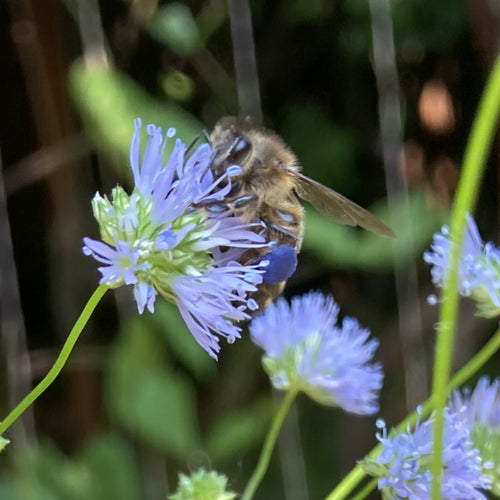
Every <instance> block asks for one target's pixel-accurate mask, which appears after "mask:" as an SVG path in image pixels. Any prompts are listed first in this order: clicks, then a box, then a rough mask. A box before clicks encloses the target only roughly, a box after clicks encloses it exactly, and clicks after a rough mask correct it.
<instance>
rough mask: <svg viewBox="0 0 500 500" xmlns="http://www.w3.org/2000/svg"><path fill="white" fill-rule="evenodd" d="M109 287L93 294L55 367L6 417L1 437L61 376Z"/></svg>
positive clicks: (1, 424)
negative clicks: (79, 338) (84, 329)
mask: <svg viewBox="0 0 500 500" xmlns="http://www.w3.org/2000/svg"><path fill="white" fill-rule="evenodd" d="M107 289H108V287H107V286H106V285H99V286H98V287H97V289H96V291H95V292H94V293H93V294H92V296H91V297H90V299H89V301H88V302H87V304H86V305H85V307H84V309H83V311H82V313H81V314H80V317H79V318H78V319H77V320H76V323H75V325H74V326H73V328H72V329H71V332H69V335H68V338H67V339H66V342H65V343H64V345H63V347H62V349H61V352H60V354H59V356H58V357H57V359H56V361H55V363H54V365H53V366H52V368H51V369H50V370H49V372H48V373H47V375H45V377H44V378H43V379H42V380H41V382H40V383H39V384H38V385H37V386H36V387H35V388H34V389H33V390H32V391H31V392H30V393H29V394H28V395H27V396H26V397H25V398H24V399H23V400H22V401H21V402H20V403H19V404H18V405H17V406H16V407H15V408H14V409H13V410H12V411H11V412H10V413H9V414H8V415H7V417H5V419H4V420H3V421H2V422H1V423H0V436H1V435H3V433H4V432H5V431H6V430H7V429H8V428H9V427H10V426H11V425H12V424H13V423H14V422H15V421H16V420H17V419H18V418H19V417H20V416H21V414H22V413H23V412H24V411H25V410H26V409H27V408H28V407H29V406H30V405H31V404H33V402H34V401H35V400H36V399H37V398H38V396H40V394H42V393H43V392H44V391H45V389H47V387H49V385H50V384H51V383H52V382H53V381H54V379H55V378H56V377H57V375H59V373H60V371H61V370H62V368H63V366H64V365H65V363H66V361H67V360H68V357H69V355H70V354H71V351H72V350H73V347H74V346H75V343H76V341H77V340H78V337H79V336H80V333H82V330H83V328H84V327H85V325H86V324H87V321H88V320H89V318H90V315H91V314H92V312H93V311H94V309H95V308H96V306H97V304H98V303H99V301H100V300H101V298H102V296H103V295H104V293H105V292H106V290H107Z"/></svg>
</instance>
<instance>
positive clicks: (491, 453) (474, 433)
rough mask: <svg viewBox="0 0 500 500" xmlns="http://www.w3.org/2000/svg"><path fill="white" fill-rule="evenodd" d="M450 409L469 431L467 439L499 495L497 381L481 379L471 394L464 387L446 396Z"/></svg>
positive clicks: (499, 401) (499, 381)
mask: <svg viewBox="0 0 500 500" xmlns="http://www.w3.org/2000/svg"><path fill="white" fill-rule="evenodd" d="M449 407H450V409H452V410H454V411H460V412H461V415H462V418H463V419H464V421H465V423H466V424H467V425H468V426H469V428H470V429H471V440H472V442H473V443H474V446H475V447H476V448H477V449H478V450H479V453H480V454H481V458H482V459H483V462H484V463H485V465H486V467H485V471H484V472H485V474H488V475H489V476H490V478H491V481H492V483H491V490H492V492H493V493H494V494H495V495H497V496H500V379H495V380H494V381H493V382H490V380H489V378H488V377H482V378H481V379H480V380H479V381H478V383H477V385H476V388H475V389H474V391H472V393H471V391H470V389H469V388H468V387H466V388H465V389H463V390H462V391H460V390H456V391H454V392H453V394H452V395H451V396H450V402H449Z"/></svg>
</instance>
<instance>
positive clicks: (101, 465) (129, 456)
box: [81, 434, 141, 500]
mask: <svg viewBox="0 0 500 500" xmlns="http://www.w3.org/2000/svg"><path fill="white" fill-rule="evenodd" d="M81 461H82V462H83V464H85V468H86V470H87V474H88V477H89V483H90V484H89V490H88V491H89V492H88V494H87V498H92V500H108V499H109V498H119V499H120V500H137V499H139V498H141V488H140V476H139V472H138V468H137V465H136V463H135V461H134V456H133V453H132V450H131V449H130V447H129V446H128V445H127V444H126V443H125V442H124V440H123V439H121V438H120V437H118V436H116V435H111V434H110V435H102V436H99V437H98V438H95V439H94V440H93V441H92V442H91V443H90V444H89V445H88V446H87V448H86V450H85V451H84V452H83V453H82V455H81Z"/></svg>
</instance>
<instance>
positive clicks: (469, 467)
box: [361, 410, 490, 500]
mask: <svg viewBox="0 0 500 500" xmlns="http://www.w3.org/2000/svg"><path fill="white" fill-rule="evenodd" d="M444 412H445V414H444V416H445V429H444V449H443V478H442V486H441V494H442V498H443V500H457V499H464V500H466V499H467V500H486V496H485V495H484V494H483V493H482V492H481V491H480V490H481V489H484V490H488V489H489V488H490V480H489V478H488V476H487V475H485V474H483V464H482V460H481V457H480V455H479V451H478V450H477V449H476V448H474V445H473V444H472V441H471V439H470V429H469V427H468V426H467V425H465V424H464V422H463V419H462V417H461V415H460V412H452V411H449V410H444ZM432 423H433V418H432V417H431V418H429V419H427V420H426V421H424V422H420V421H418V422H417V424H416V427H415V429H414V430H413V431H411V430H410V429H408V430H407V431H406V432H402V433H400V434H393V433H391V434H390V435H388V434H387V427H386V425H385V422H384V421H383V420H378V421H377V427H378V428H379V429H380V430H381V432H379V433H377V439H378V440H379V441H380V443H381V444H382V451H381V452H380V454H379V456H378V457H377V458H373V459H365V460H364V461H363V462H362V463H361V465H362V466H363V468H364V469H365V471H366V472H367V473H368V474H370V475H372V476H375V477H377V478H378V488H379V490H380V491H381V492H382V498H384V499H399V498H409V499H414V500H428V499H429V498H430V492H431V482H432V477H431V473H430V470H429V465H430V463H431V459H432V451H433V441H432V435H433V429H432Z"/></svg>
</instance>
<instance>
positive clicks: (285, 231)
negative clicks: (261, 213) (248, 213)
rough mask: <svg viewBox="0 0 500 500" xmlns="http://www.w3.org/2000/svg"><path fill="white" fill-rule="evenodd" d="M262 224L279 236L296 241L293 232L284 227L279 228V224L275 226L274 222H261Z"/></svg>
mask: <svg viewBox="0 0 500 500" xmlns="http://www.w3.org/2000/svg"><path fill="white" fill-rule="evenodd" d="M263 222H264V223H265V224H266V226H268V227H270V228H271V229H273V230H274V231H277V232H278V233H280V235H281V236H285V237H287V238H292V239H293V240H297V235H296V234H295V233H294V232H293V231H290V230H289V229H287V228H286V227H283V226H280V225H279V224H275V223H274V222H269V221H263Z"/></svg>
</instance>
